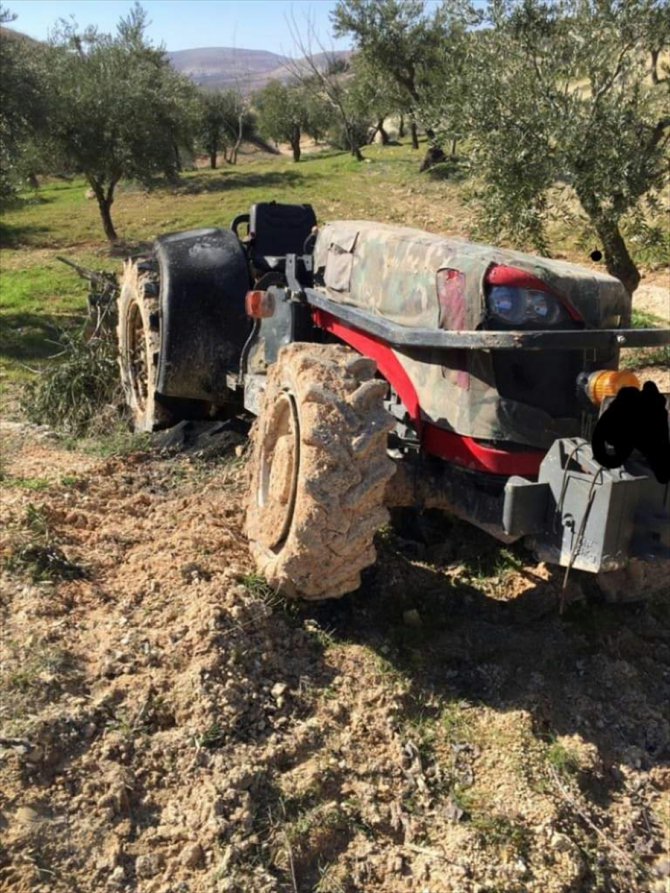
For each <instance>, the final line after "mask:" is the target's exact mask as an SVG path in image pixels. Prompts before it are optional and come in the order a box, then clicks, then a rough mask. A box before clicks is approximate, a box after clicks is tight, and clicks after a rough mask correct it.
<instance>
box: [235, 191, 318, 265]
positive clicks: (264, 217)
mask: <svg viewBox="0 0 670 893" xmlns="http://www.w3.org/2000/svg"><path fill="white" fill-rule="evenodd" d="M315 226H316V215H315V214H314V210H313V208H312V206H311V205H279V204H277V203H276V202H261V203H259V204H257V205H252V207H251V213H250V215H249V235H250V236H251V238H252V245H253V253H254V256H255V257H256V258H261V257H266V256H275V257H276V256H283V255H286V254H302V253H303V249H304V245H305V241H306V239H307V237H308V236H309V234H310V233H311V231H312V228H313V227H315Z"/></svg>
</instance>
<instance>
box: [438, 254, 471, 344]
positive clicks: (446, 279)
mask: <svg viewBox="0 0 670 893" xmlns="http://www.w3.org/2000/svg"><path fill="white" fill-rule="evenodd" d="M437 298H438V301H439V302H440V323H439V325H440V328H441V329H446V330H447V331H449V332H460V331H462V330H463V329H465V327H466V326H465V275H464V274H463V273H461V272H460V270H450V269H444V270H438V273H437Z"/></svg>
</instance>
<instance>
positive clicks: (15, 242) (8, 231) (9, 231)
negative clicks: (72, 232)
mask: <svg viewBox="0 0 670 893" xmlns="http://www.w3.org/2000/svg"><path fill="white" fill-rule="evenodd" d="M45 201H46V200H45ZM48 232H49V227H48V226H35V225H34V224H24V225H23V226H10V225H9V224H8V223H0V248H21V247H22V246H23V245H35V244H36V243H37V241H38V238H39V237H40V236H41V237H43V236H44V234H45V233H48Z"/></svg>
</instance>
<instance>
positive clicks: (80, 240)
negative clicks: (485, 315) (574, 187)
mask: <svg viewBox="0 0 670 893" xmlns="http://www.w3.org/2000/svg"><path fill="white" fill-rule="evenodd" d="M365 155H366V159H365V161H364V162H362V163H358V162H356V161H354V160H353V159H352V158H351V157H350V156H349V155H348V154H346V153H342V152H336V151H332V150H324V151H321V152H317V153H314V154H306V155H303V161H301V162H300V163H299V164H294V163H293V162H292V161H291V160H290V158H288V157H286V156H269V155H267V154H263V153H260V152H258V151H257V150H251V151H249V152H247V153H246V154H242V155H241V156H240V163H239V164H238V165H237V166H234V167H233V166H229V165H223V166H222V167H221V168H220V169H219V170H216V171H211V170H209V169H199V170H197V171H193V172H188V173H185V174H184V175H183V178H182V180H181V182H180V183H178V184H176V185H174V184H170V185H168V184H165V183H157V184H156V186H155V188H153V189H152V190H150V191H149V190H146V189H145V188H143V187H141V186H139V185H137V184H133V183H126V184H121V186H120V187H119V188H118V190H117V196H116V200H115V203H114V207H113V216H114V221H115V225H116V228H117V231H118V233H119V236H120V238H121V239H122V240H123V245H122V246H121V247H117V248H116V249H114V251H113V252H112V251H110V247H109V245H108V243H107V242H106V240H105V239H104V236H103V232H102V226H101V223H100V218H99V215H98V209H97V205H96V203H95V201H94V200H91V199H89V198H87V197H86V191H87V188H86V184H85V182H84V181H83V180H82V179H74V180H72V181H63V180H53V181H49V182H46V183H45V184H44V185H43V186H42V188H40V189H39V191H37V192H35V193H30V194H27V195H25V196H23V197H22V201H21V202H18V203H17V204H16V205H15V206H13V207H11V208H6V209H5V211H4V213H3V215H2V220H1V222H0V245H1V247H2V276H1V279H0V375H1V376H2V378H1V381H2V382H3V383H4V384H8V383H11V382H14V381H19V380H21V379H23V378H25V377H26V376H27V375H29V374H30V370H31V369H32V368H34V367H35V366H36V365H39V363H40V362H41V361H43V360H44V359H45V358H47V357H48V356H50V355H52V354H54V353H55V352H56V351H57V346H55V345H54V340H55V339H56V338H57V334H58V330H59V328H63V327H66V328H67V327H69V326H72V325H74V324H77V322H78V321H79V320H80V319H81V317H82V315H83V313H84V312H85V307H86V293H87V288H86V284H85V283H84V282H83V281H81V280H80V279H79V278H78V277H77V275H76V274H75V273H74V271H72V270H70V269H68V268H67V267H66V266H64V265H63V264H61V263H60V262H59V261H58V260H57V256H58V255H63V256H66V257H69V258H70V259H72V260H75V261H77V262H78V263H80V264H82V265H84V266H90V267H93V268H96V269H108V270H119V269H120V267H121V257H122V256H123V254H124V251H125V253H129V252H131V251H133V250H137V248H138V246H140V245H141V244H142V243H146V242H150V241H151V240H153V239H154V238H155V237H156V236H157V235H159V234H161V233H165V232H170V231H175V230H183V229H191V228H197V227H201V226H228V225H229V224H230V222H231V220H232V219H233V217H234V216H235V215H236V214H239V213H242V212H244V211H246V210H248V208H249V206H250V205H251V204H252V203H254V202H257V201H268V200H272V199H275V200H277V201H280V202H281V201H283V202H310V203H311V204H312V205H314V207H315V209H316V212H317V215H318V218H319V220H320V221H325V220H329V219H330V220H332V219H337V218H341V217H346V218H365V219H372V220H380V221H385V222H392V223H403V224H407V225H409V226H416V227H419V228H421V229H426V230H429V231H433V232H442V233H445V234H450V235H458V236H464V237H468V236H470V235H471V230H472V224H473V214H472V209H471V208H469V207H468V203H467V188H466V186H467V183H464V182H463V181H461V182H459V181H455V180H451V179H440V178H437V177H433V176H430V175H427V174H420V173H419V171H418V168H419V160H420V157H421V155H422V152H421V151H420V152H415V151H413V150H412V149H411V148H410V147H409V145H400V146H390V147H385V148H384V147H380V146H370V147H367V148H366V149H365ZM577 236H578V233H577V232H576V231H575V230H574V229H572V228H570V227H567V226H565V225H564V224H556V225H554V226H553V228H551V229H550V238H551V244H552V251H553V253H554V254H555V255H556V256H559V257H566V258H568V259H570V260H574V261H578V262H582V263H584V262H586V260H587V258H586V255H585V253H584V250H583V247H579V244H578V241H577Z"/></svg>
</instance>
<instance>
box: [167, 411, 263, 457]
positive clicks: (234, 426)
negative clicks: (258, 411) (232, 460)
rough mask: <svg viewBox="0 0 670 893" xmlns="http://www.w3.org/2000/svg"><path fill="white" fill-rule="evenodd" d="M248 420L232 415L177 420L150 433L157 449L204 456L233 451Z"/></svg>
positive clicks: (242, 440) (244, 434)
mask: <svg viewBox="0 0 670 893" xmlns="http://www.w3.org/2000/svg"><path fill="white" fill-rule="evenodd" d="M248 433H249V422H247V421H246V420H245V419H240V418H233V419H226V420H225V421H195V420H193V419H189V420H184V421H182V422H179V423H178V424H177V425H175V426H174V427H173V428H168V430H167V431H160V432H158V433H157V434H154V435H153V441H154V443H155V444H156V446H157V447H158V448H159V449H167V450H171V451H174V452H185V453H198V454H199V455H200V456H202V457H203V458H208V459H209V458H216V457H218V456H223V455H226V453H230V452H232V451H233V450H234V449H235V447H236V446H238V445H240V444H243V443H245V442H246V440H247V436H248Z"/></svg>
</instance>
